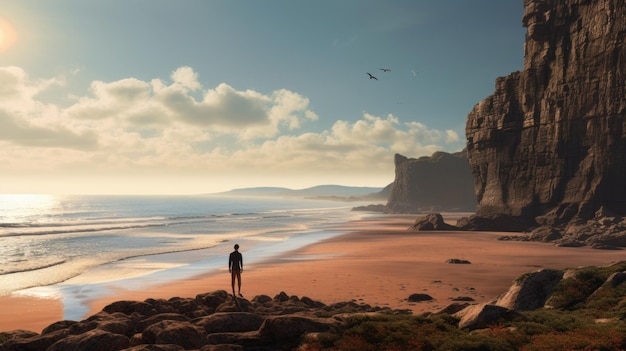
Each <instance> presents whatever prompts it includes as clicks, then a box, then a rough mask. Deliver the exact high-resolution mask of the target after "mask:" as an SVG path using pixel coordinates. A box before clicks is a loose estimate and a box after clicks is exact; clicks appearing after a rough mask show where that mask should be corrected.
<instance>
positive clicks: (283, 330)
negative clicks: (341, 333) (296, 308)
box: [259, 316, 336, 341]
mask: <svg viewBox="0 0 626 351" xmlns="http://www.w3.org/2000/svg"><path fill="white" fill-rule="evenodd" d="M335 324H336V321H335V320H333V319H330V320H322V319H314V318H306V317H300V316H278V317H272V318H268V319H266V320H265V322H263V325H262V326H261V328H259V335H260V336H261V337H264V338H269V339H270V340H272V341H278V340H282V341H284V340H298V339H299V338H300V337H301V336H302V335H304V334H308V333H313V332H328V331H330V330H331V329H332V328H333V326H334V325H335Z"/></svg>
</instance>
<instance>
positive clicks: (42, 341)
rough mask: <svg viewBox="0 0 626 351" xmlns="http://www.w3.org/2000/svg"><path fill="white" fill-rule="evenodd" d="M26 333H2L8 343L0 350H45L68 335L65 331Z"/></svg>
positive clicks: (20, 331) (21, 331)
mask: <svg viewBox="0 0 626 351" xmlns="http://www.w3.org/2000/svg"><path fill="white" fill-rule="evenodd" d="M33 333H34V332H28V331H23V330H19V331H13V332H10V333H8V335H7V333H3V334H5V335H7V337H8V339H9V340H8V341H7V342H5V343H4V344H2V345H1V347H0V349H1V350H7V351H8V350H26V351H28V350H47V349H48V347H50V346H52V345H53V344H54V343H55V342H57V341H59V340H62V339H63V338H65V337H67V336H68V335H69V332H68V331H67V329H62V330H55V331H50V332H48V333H46V334H41V335H38V334H37V333H35V334H34V335H33Z"/></svg>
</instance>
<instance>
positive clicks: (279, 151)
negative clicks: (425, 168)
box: [0, 67, 460, 186]
mask: <svg viewBox="0 0 626 351" xmlns="http://www.w3.org/2000/svg"><path fill="white" fill-rule="evenodd" d="M171 78H172V82H169V83H168V82H164V81H161V80H158V79H155V80H152V81H149V82H146V81H142V80H139V79H136V78H126V79H121V80H118V81H114V82H103V81H94V82H93V83H92V84H91V86H90V89H89V91H88V94H85V95H84V96H78V97H77V99H76V100H75V102H74V103H73V104H71V105H70V106H62V105H60V104H54V103H50V102H43V101H40V100H38V98H37V94H38V93H40V92H42V91H44V90H46V89H52V88H54V86H55V85H60V84H62V82H61V81H59V80H55V79H52V80H40V81H33V80H31V79H30V78H29V77H28V75H27V74H26V72H24V71H23V70H22V69H20V68H17V67H4V68H0V146H1V147H2V148H3V153H2V154H1V155H0V173H5V174H13V175H20V174H30V175H33V174H38V173H42V174H50V176H51V177H52V175H53V174H56V175H59V176H60V175H68V174H72V175H73V176H77V175H83V176H85V177H86V178H85V179H87V178H89V177H94V179H95V178H96V177H98V179H100V178H99V177H102V176H105V175H116V176H117V177H121V178H123V177H125V176H126V177H133V176H135V177H139V176H142V177H151V178H152V177H169V178H172V177H180V176H189V175H195V176H197V177H198V178H201V179H209V178H210V177H211V176H216V177H217V176H219V177H222V178H224V177H225V178H227V179H228V177H229V175H231V177H233V178H236V177H239V178H241V177H244V178H245V177H252V178H254V177H258V179H272V177H273V176H275V175H277V174H279V175H281V174H282V175H284V176H285V177H314V176H315V175H318V176H321V175H324V176H327V177H329V178H333V177H335V178H336V179H340V178H341V179H345V178H346V177H349V176H350V175H352V176H353V177H359V176H364V175H367V176H378V177H382V178H384V179H388V181H391V179H389V178H390V177H392V176H393V155H394V154H395V153H400V154H403V155H406V156H409V157H418V156H424V155H430V154H432V153H433V152H435V151H438V150H442V149H444V145H457V144H459V136H458V135H457V133H455V132H454V131H439V130H433V129H430V128H428V127H427V126H425V125H423V124H421V123H418V122H409V123H401V122H400V120H399V118H397V117H395V116H393V115H388V116H386V117H377V116H373V115H370V114H364V115H363V116H362V118H361V119H359V120H357V121H354V122H348V121H343V120H339V121H336V122H335V123H334V124H333V125H332V126H331V127H329V128H328V129H327V130H323V131H321V132H316V133H313V132H307V131H306V127H307V123H311V122H314V121H317V120H318V119H319V117H318V116H317V115H316V114H315V112H314V111H312V110H310V109H309V104H310V102H309V99H308V98H307V97H305V96H302V95H300V94H298V93H296V92H293V91H289V90H285V89H282V90H277V91H274V92H272V93H270V94H263V93H260V92H257V91H253V90H245V91H240V90H236V89H234V88H233V87H231V86H229V85H227V84H225V83H222V84H219V85H218V86H217V87H215V88H211V89H204V88H203V87H202V86H201V85H200V84H199V83H198V77H197V74H196V73H195V72H193V70H192V69H191V68H189V67H181V68H179V69H177V70H176V71H174V72H173V73H172V75H171ZM193 91H195V92H193ZM192 92H193V95H192ZM196 96H201V98H200V99H198V98H196ZM459 146H460V145H459ZM42 171H45V172H42ZM44 178H45V177H44ZM1 182H2V179H1V178H0V183H1ZM4 183H5V184H6V181H5V182H4ZM147 183H150V182H147ZM259 185H265V184H259ZM381 185H382V186H384V185H386V184H381Z"/></svg>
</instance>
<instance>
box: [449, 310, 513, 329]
mask: <svg viewBox="0 0 626 351" xmlns="http://www.w3.org/2000/svg"><path fill="white" fill-rule="evenodd" d="M453 315H454V316H455V317H457V318H459V319H460V320H459V328H461V329H468V330H475V329H484V328H488V327H489V326H492V325H496V324H498V323H502V322H505V321H511V320H513V319H514V318H519V317H521V314H519V313H518V312H515V311H513V310H511V309H508V308H506V307H502V306H496V305H491V304H486V303H484V304H479V305H472V306H468V307H466V308H464V309H462V310H460V311H459V312H457V313H455V314H453Z"/></svg>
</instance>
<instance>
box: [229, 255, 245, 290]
mask: <svg viewBox="0 0 626 351" xmlns="http://www.w3.org/2000/svg"><path fill="white" fill-rule="evenodd" d="M238 250H239V244H235V251H233V252H231V253H230V256H229V257H228V271H229V272H230V274H231V283H230V285H231V287H232V288H233V296H235V279H237V292H238V293H239V296H241V297H243V295H241V272H243V256H241V253H240V252H239V251H238Z"/></svg>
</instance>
